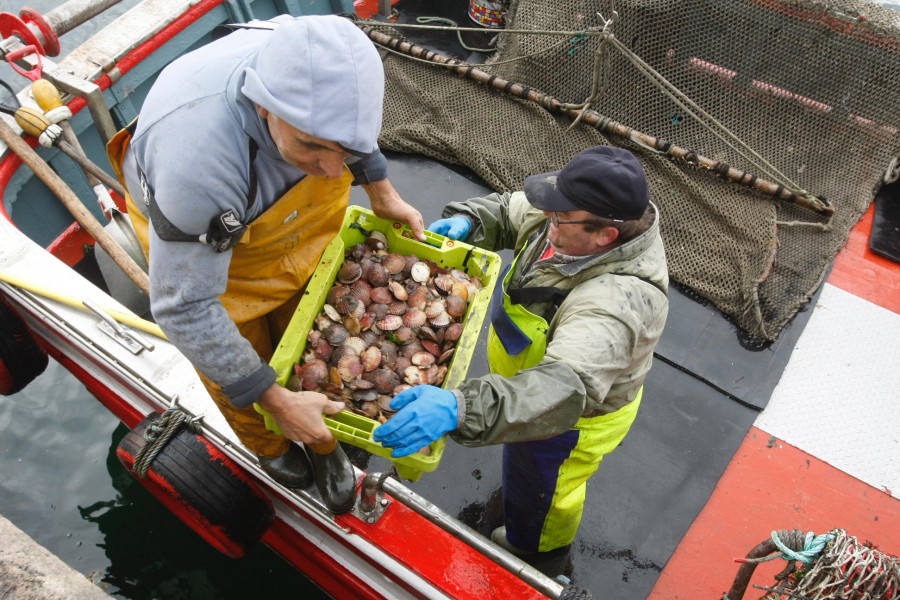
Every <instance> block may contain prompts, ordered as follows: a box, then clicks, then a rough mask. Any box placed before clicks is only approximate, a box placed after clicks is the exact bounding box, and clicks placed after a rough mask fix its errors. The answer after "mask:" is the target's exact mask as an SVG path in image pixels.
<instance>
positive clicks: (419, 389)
mask: <svg viewBox="0 0 900 600" xmlns="http://www.w3.org/2000/svg"><path fill="white" fill-rule="evenodd" d="M391 408H393V409H394V410H398V411H399V412H398V413H397V414H396V415H394V416H393V417H391V418H390V419H389V420H388V422H387V423H385V424H384V425H381V426H379V427H378V428H376V429H375V432H374V433H373V434H372V439H374V440H375V441H376V442H378V443H380V444H381V445H382V446H385V447H387V448H394V451H393V452H391V456H393V457H394V458H400V457H403V456H409V455H410V454H412V453H414V452H417V451H418V450H419V449H421V448H424V447H425V446H427V445H428V444H430V443H431V442H433V441H435V440H437V439H440V437H441V436H442V435H444V434H445V433H447V432H448V431H453V430H454V429H456V420H457V417H458V416H459V410H458V409H457V406H456V395H455V394H454V393H453V392H451V391H449V390H445V389H441V388H439V387H435V386H433V385H417V386H415V387H411V388H409V389H408V390H405V391H403V392H400V393H399V394H397V395H396V396H395V397H394V399H393V400H392V401H391Z"/></svg>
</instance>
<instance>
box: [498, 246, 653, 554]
mask: <svg viewBox="0 0 900 600" xmlns="http://www.w3.org/2000/svg"><path fill="white" fill-rule="evenodd" d="M526 248H527V244H526ZM524 252H525V248H523V249H522V250H521V251H520V252H519V253H518V255H516V258H515V260H513V263H512V265H510V267H509V270H508V271H507V273H506V276H505V277H504V278H503V281H502V282H501V285H498V286H496V288H495V289H494V297H493V299H492V302H491V310H490V316H491V328H490V330H489V332H488V340H487V354H488V365H489V366H490V369H491V372H492V373H496V374H498V375H502V376H504V377H512V376H513V375H515V374H516V373H518V372H519V371H520V370H522V369H529V368H531V367H534V366H536V365H537V364H538V363H540V362H541V359H542V358H543V357H544V354H545V353H546V351H547V333H548V332H549V330H550V327H549V325H548V324H547V321H546V320H545V319H544V318H543V317H541V316H538V315H536V314H534V313H532V312H529V311H528V310H526V309H525V308H524V307H523V306H522V305H519V304H513V303H512V302H511V301H510V297H509V293H508V290H509V282H510V279H511V277H512V274H513V273H514V272H515V270H516V264H517V263H518V261H519V258H521V257H522V255H523V254H524ZM642 392H643V388H641V390H639V391H638V394H637V396H636V397H635V399H634V400H633V401H632V402H631V403H629V404H627V405H626V406H624V407H622V408H620V409H619V410H617V411H615V412H613V413H609V414H606V415H601V416H597V417H591V418H582V419H579V420H578V422H577V423H576V424H575V426H574V427H573V428H572V429H570V430H569V431H566V432H565V433H562V434H560V435H557V436H555V437H552V438H549V439H546V440H535V441H529V442H514V443H511V444H504V446H503V479H502V483H503V513H504V521H505V524H506V538H507V539H508V540H509V542H510V543H511V544H513V545H514V546H516V547H517V548H520V549H522V550H527V551H530V552H547V551H550V550H554V549H556V548H561V547H563V546H566V545H568V544H571V543H572V542H573V541H574V540H575V534H576V533H577V532H578V526H579V524H580V523H581V516H582V513H583V509H584V501H585V493H586V491H587V481H588V479H590V477H591V476H592V475H593V474H594V473H595V472H596V471H597V469H598V468H599V467H600V462H601V461H602V460H603V457H604V456H605V455H607V454H609V453H610V452H612V451H613V450H614V449H615V448H616V447H617V446H618V445H619V444H620V443H621V441H622V440H623V439H624V438H625V436H626V435H627V434H628V431H629V429H631V424H632V423H633V422H634V419H635V417H636V416H637V412H638V408H639V407H640V404H641V395H642Z"/></svg>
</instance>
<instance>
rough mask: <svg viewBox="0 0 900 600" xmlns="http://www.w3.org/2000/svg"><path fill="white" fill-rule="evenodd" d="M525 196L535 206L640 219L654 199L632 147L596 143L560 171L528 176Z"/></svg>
mask: <svg viewBox="0 0 900 600" xmlns="http://www.w3.org/2000/svg"><path fill="white" fill-rule="evenodd" d="M525 196H526V197H527V198H528V202H530V203H531V205H532V206H534V207H535V208H539V209H541V210H546V211H556V212H566V211H570V210H586V211H588V212H589V213H593V214H595V215H597V216H598V217H605V218H607V219H613V220H616V221H632V220H635V219H640V218H641V216H643V214H644V211H645V210H647V205H648V204H649V202H650V189H649V188H648V187H647V176H646V175H645V174H644V169H643V168H642V167H641V163H640V162H638V160H637V159H636V158H635V157H634V155H633V154H632V153H631V152H629V151H628V150H624V149H622V148H615V147H613V146H594V147H593V148H588V149H587V150H584V151H582V152H579V153H578V154H576V155H575V156H574V157H572V160H570V161H569V163H568V164H567V165H566V166H565V167H563V168H562V170H560V171H553V172H551V173H543V174H541V175H532V176H530V177H526V178H525Z"/></svg>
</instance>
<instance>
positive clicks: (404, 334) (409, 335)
mask: <svg viewBox="0 0 900 600" xmlns="http://www.w3.org/2000/svg"><path fill="white" fill-rule="evenodd" d="M394 337H395V338H397V341H398V342H399V343H401V344H406V343H408V342H409V341H410V340H412V339H413V338H415V337H416V332H415V331H413V330H412V328H410V327H407V326H406V325H403V326H401V327H399V328H398V329H397V331H395V332H394Z"/></svg>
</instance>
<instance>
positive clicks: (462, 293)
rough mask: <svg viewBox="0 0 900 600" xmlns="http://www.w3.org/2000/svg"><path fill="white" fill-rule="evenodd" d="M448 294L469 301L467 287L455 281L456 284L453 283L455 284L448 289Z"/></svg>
mask: <svg viewBox="0 0 900 600" xmlns="http://www.w3.org/2000/svg"><path fill="white" fill-rule="evenodd" d="M450 293H451V294H453V295H454V296H459V297H460V298H462V299H463V300H466V301H468V299H469V286H467V285H466V284H465V283H462V282H460V281H457V282H455V283H454V284H453V286H452V287H451V288H450Z"/></svg>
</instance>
